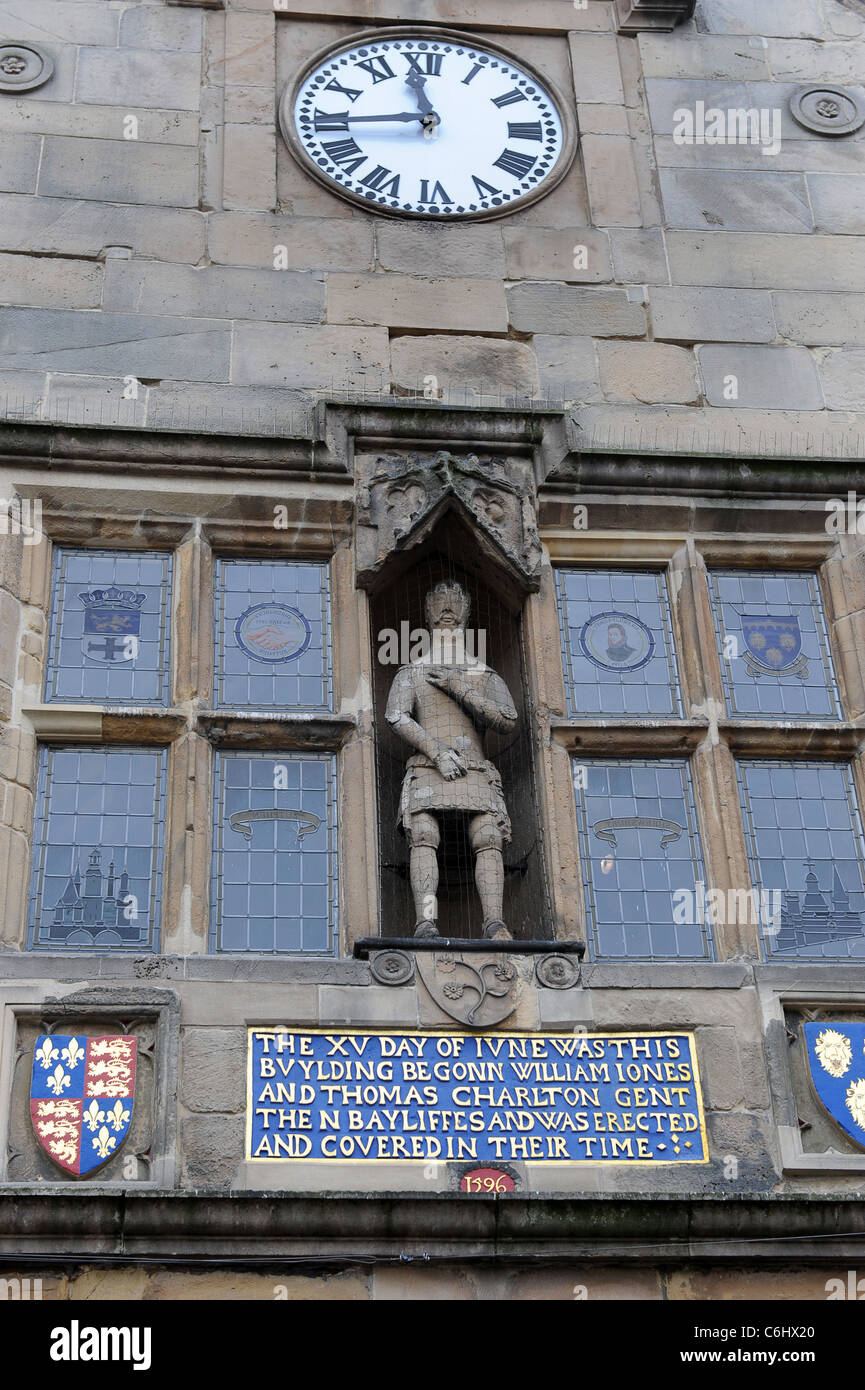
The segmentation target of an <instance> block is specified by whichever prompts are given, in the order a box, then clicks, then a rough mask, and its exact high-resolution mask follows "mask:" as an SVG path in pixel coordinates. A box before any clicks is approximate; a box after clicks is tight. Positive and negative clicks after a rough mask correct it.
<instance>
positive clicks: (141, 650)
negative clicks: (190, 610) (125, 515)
mask: <svg viewBox="0 0 865 1390" xmlns="http://www.w3.org/2000/svg"><path fill="white" fill-rule="evenodd" d="M170 635H171V556H170V555H168V554H162V553H158V552H156V551H147V552H146V553H140V552H127V551H119V550H112V551H108V550H70V549H66V548H64V547H62V546H61V547H58V549H57V550H56V552H55V555H54V575H53V585H52V597H51V622H50V638H49V643H48V660H47V663H46V674H45V699H46V701H52V700H53V701H63V700H66V701H77V702H84V703H94V704H126V705H159V704H166V703H167V702H168V700H169V674H170V667H169V647H170Z"/></svg>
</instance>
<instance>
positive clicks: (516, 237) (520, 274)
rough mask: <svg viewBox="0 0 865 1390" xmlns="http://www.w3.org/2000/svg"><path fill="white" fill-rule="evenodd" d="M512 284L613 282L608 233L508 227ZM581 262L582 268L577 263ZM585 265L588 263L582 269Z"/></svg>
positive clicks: (509, 271)
mask: <svg viewBox="0 0 865 1390" xmlns="http://www.w3.org/2000/svg"><path fill="white" fill-rule="evenodd" d="M504 239H505V254H506V256H507V278H508V279H509V280H570V281H572V282H574V283H581V282H585V283H598V282H601V281H605V280H611V279H612V278H613V271H612V264H611V261H610V243H609V238H608V236H607V233H606V232H598V231H595V230H594V229H593V228H591V227H573V228H562V229H561V230H559V229H558V228H554V227H505V229H504ZM575 261H576V262H578V265H579V268H578V266H577V265H575V264H574V263H575ZM583 261H585V262H586V265H585V268H583V265H582V263H583Z"/></svg>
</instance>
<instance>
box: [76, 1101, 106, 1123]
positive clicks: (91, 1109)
mask: <svg viewBox="0 0 865 1390" xmlns="http://www.w3.org/2000/svg"><path fill="white" fill-rule="evenodd" d="M81 1118H82V1120H83V1121H84V1123H85V1124H86V1125H87V1128H88V1129H89V1130H95V1129H96V1126H97V1125H101V1124H102V1122H103V1120H104V1119H105V1111H104V1110H100V1109H99V1101H98V1100H92V1101H91V1102H90V1104H89V1105H88V1107H87V1109H86V1110H85V1111H84V1114H83V1115H82V1116H81Z"/></svg>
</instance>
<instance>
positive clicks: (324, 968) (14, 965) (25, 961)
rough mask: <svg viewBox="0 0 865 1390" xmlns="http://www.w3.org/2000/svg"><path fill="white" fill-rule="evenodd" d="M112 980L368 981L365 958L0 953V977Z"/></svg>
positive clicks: (137, 985) (139, 982)
mask: <svg viewBox="0 0 865 1390" xmlns="http://www.w3.org/2000/svg"><path fill="white" fill-rule="evenodd" d="M44 979H47V980H56V981H57V982H58V983H60V982H63V983H67V982H69V983H74V982H76V981H79V980H85V981H88V982H90V981H93V980H99V981H105V980H114V981H117V982H118V983H120V984H123V983H126V984H129V985H130V986H132V987H135V988H136V989H139V988H140V987H141V985H142V982H144V983H146V982H147V981H151V980H188V981H190V982H195V981H202V982H208V983H226V984H237V983H239V982H242V981H250V980H251V981H260V982H261V983H264V984H309V985H317V984H329V985H368V984H369V981H370V972H369V966H368V965H367V964H366V962H365V961H359V960H338V959H335V958H334V957H333V956H322V957H303V958H296V959H295V958H291V959H286V958H285V957H278V956H167V955H155V954H154V955H142V954H140V953H139V954H138V955H136V954H135V953H134V952H132V951H127V952H124V954H123V956H119V955H117V954H115V955H111V954H109V953H107V952H106V953H105V954H101V955H100V954H97V953H95V952H87V953H82V954H81V955H77V956H76V955H73V954H72V953H71V952H66V951H64V952H59V951H50V952H49V951H44V952H37V951H4V952H3V953H2V954H0V981H10V982H11V981H13V980H44Z"/></svg>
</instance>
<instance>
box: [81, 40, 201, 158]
mask: <svg viewBox="0 0 865 1390" xmlns="http://www.w3.org/2000/svg"><path fill="white" fill-rule="evenodd" d="M118 92H130V93H132V94H133V95H134V100H135V105H136V106H158V107H161V108H162V109H163V110H165V111H197V110H198V105H199V100H200V96H201V54H200V52H198V51H196V52H194V53H166V52H162V53H160V52H153V51H150V50H148V49H144V48H135V49H132V48H125V49H124V48H120V49H113V48H81V49H80V50H79V54H78V78H77V82H76V87H75V96H76V100H77V101H93V102H101V103H104V104H107V105H109V106H113V105H115V103H116V101H117V94H118ZM130 143H131V142H130Z"/></svg>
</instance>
